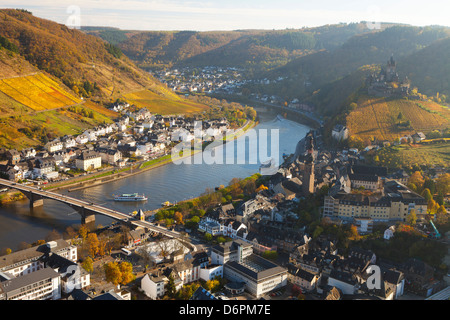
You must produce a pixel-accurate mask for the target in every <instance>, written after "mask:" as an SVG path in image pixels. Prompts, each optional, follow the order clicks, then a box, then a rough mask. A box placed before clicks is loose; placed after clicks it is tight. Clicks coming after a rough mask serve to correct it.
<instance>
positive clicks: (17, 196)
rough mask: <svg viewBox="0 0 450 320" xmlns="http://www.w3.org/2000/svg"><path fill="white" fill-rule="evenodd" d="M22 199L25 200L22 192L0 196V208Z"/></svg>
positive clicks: (6, 193)
mask: <svg viewBox="0 0 450 320" xmlns="http://www.w3.org/2000/svg"><path fill="white" fill-rule="evenodd" d="M23 199H25V196H24V195H23V193H22V192H19V191H16V192H5V193H2V194H0V206H3V205H6V204H8V203H11V202H15V201H19V200H23Z"/></svg>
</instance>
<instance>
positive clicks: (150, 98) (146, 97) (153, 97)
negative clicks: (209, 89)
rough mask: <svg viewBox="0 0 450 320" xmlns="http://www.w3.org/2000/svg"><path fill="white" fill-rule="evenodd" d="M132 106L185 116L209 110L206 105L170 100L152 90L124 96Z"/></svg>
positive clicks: (183, 100)
mask: <svg viewBox="0 0 450 320" xmlns="http://www.w3.org/2000/svg"><path fill="white" fill-rule="evenodd" d="M124 98H125V99H126V100H127V101H128V102H129V103H131V104H135V105H137V106H138V107H145V108H147V109H148V110H149V111H151V112H154V113H159V114H185V113H195V112H200V111H203V110H205V109H206V108H208V107H207V106H206V105H203V104H200V103H196V102H193V101H189V100H185V99H181V98H178V99H176V100H175V99H168V98H166V97H164V96H161V95H158V94H156V93H154V92H152V91H150V90H142V91H138V92H134V93H129V94H126V95H124Z"/></svg>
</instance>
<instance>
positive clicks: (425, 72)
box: [397, 38, 450, 102]
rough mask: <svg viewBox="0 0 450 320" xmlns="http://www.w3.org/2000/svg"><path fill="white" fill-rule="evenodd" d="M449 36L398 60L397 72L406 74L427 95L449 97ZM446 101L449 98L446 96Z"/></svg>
mask: <svg viewBox="0 0 450 320" xmlns="http://www.w3.org/2000/svg"><path fill="white" fill-rule="evenodd" d="M449 52H450V38H446V39H442V40H440V41H436V42H434V43H432V44H431V45H429V46H428V47H426V48H423V49H422V50H420V51H417V52H415V53H413V54H411V55H409V56H407V57H405V58H403V59H400V60H399V61H398V68H397V69H398V72H399V73H400V74H404V75H406V76H408V78H409V79H410V80H411V83H413V84H414V86H415V87H417V88H418V89H419V91H420V92H421V93H423V94H426V95H428V96H436V95H438V96H439V95H442V94H445V95H446V96H447V97H450V54H449ZM447 102H450V100H449V99H448V98H447Z"/></svg>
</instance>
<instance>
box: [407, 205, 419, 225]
mask: <svg viewBox="0 0 450 320" xmlns="http://www.w3.org/2000/svg"><path fill="white" fill-rule="evenodd" d="M416 222H417V215H416V211H415V210H414V209H412V210H411V212H410V213H409V214H408V215H407V216H406V223H408V224H409V225H410V226H415V225H416Z"/></svg>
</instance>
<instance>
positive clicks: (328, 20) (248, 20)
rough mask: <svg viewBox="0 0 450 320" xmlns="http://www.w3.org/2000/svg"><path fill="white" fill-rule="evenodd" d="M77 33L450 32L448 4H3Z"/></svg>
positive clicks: (102, 0) (158, 0)
mask: <svg viewBox="0 0 450 320" xmlns="http://www.w3.org/2000/svg"><path fill="white" fill-rule="evenodd" d="M0 8H23V9H27V10H29V11H31V12H32V13H33V14H34V15H35V16H37V17H40V18H45V19H49V20H53V21H56V22H58V23H62V24H66V25H68V26H71V27H75V28H76V27H79V26H107V27H116V28H120V29H124V30H195V31H212V30H238V29H286V28H294V29H297V28H302V27H317V26H322V25H326V24H336V23H351V22H360V21H368V22H369V23H370V24H371V26H372V27H376V24H377V23H378V22H395V23H405V24H410V25H414V26H425V25H442V26H450V19H449V13H450V1H447V0H427V1H423V0H421V1H418V0H409V1H406V0H398V1H396V0H389V1H388V0H359V1H352V0H340V1H336V0H307V1H304V0H271V1H268V0H220V1H219V0H205V1H200V0H58V1H55V0H38V1H36V0H0Z"/></svg>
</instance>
